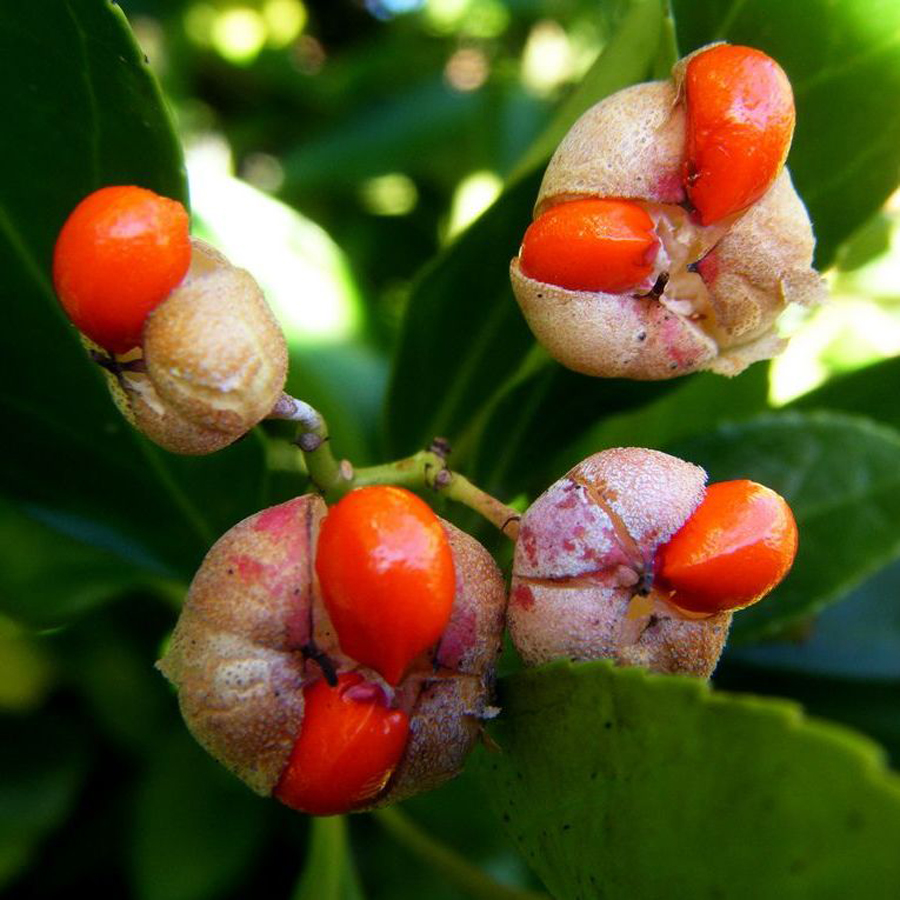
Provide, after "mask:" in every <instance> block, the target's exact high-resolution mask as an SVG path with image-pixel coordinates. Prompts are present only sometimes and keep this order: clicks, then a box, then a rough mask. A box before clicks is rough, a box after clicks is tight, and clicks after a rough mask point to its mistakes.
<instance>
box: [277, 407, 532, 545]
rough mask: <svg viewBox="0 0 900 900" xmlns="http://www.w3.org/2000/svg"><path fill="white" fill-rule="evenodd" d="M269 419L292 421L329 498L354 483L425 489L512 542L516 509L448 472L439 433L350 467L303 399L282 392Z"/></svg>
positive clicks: (319, 484)
mask: <svg viewBox="0 0 900 900" xmlns="http://www.w3.org/2000/svg"><path fill="white" fill-rule="evenodd" d="M269 418H272V419H288V420H290V421H293V422H296V423H297V426H298V427H297V438H296V441H295V443H296V444H297V446H298V447H299V448H300V450H301V451H302V452H303V458H304V460H305V461H306V468H307V471H308V472H309V477H310V479H311V481H312V483H313V484H314V485H315V486H316V488H318V490H319V492H320V493H321V494H322V495H323V496H324V497H325V499H326V500H328V501H331V502H333V501H335V500H339V499H340V498H341V497H343V496H344V494H346V493H348V492H349V491H351V490H353V489H354V488H358V487H366V486H369V485H373V484H393V485H399V486H400V487H406V488H413V489H420V490H421V489H425V488H428V489H430V490H433V491H435V492H436V493H438V494H443V495H444V496H445V497H448V498H449V499H450V500H455V501H456V502H457V503H462V504H464V505H465V506H468V507H469V509H473V510H475V512H477V513H479V514H481V515H482V516H484V518H485V519H487V520H488V521H489V522H490V523H491V524H492V525H494V526H496V527H497V528H498V529H499V530H500V531H501V532H502V533H503V534H505V535H506V536H507V537H508V538H509V539H510V540H513V541H515V540H516V538H517V537H518V534H519V519H520V518H521V517H520V515H519V513H518V512H516V510H514V509H513V508H512V507H510V506H507V505H506V504H505V503H502V502H501V501H499V500H498V499H497V498H496V497H492V496H491V495H490V494H488V493H487V492H485V491H483V490H481V488H479V487H477V486H476V485H474V484H472V482H471V481H469V480H468V478H465V477H464V476H462V475H460V474H459V473H458V472H453V471H451V470H450V469H449V468H448V466H447V456H448V454H449V453H450V448H449V446H447V443H446V441H444V440H442V439H441V438H435V440H434V441H433V442H432V445H431V446H430V447H429V448H428V449H427V450H420V451H419V452H418V453H415V454H413V455H412V456H408V457H406V458H405V459H398V460H396V461H395V462H390V463H384V464H382V465H379V466H366V467H365V468H362V469H354V468H353V466H352V465H351V464H350V463H349V462H348V461H347V460H342V461H341V462H338V460H337V459H336V458H335V457H334V455H333V453H332V452H331V444H330V443H329V437H328V425H327V424H326V422H325V420H324V419H323V418H322V416H321V414H320V413H319V412H317V411H316V410H315V409H313V408H312V407H311V406H310V405H309V404H308V403H304V402H303V401H302V400H296V399H295V398H293V397H290V396H288V395H287V394H282V396H281V398H280V399H279V401H278V403H277V404H276V405H275V408H274V409H273V410H272V412H271V413H270V415H269Z"/></svg>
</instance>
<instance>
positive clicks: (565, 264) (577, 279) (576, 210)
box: [520, 199, 659, 294]
mask: <svg viewBox="0 0 900 900" xmlns="http://www.w3.org/2000/svg"><path fill="white" fill-rule="evenodd" d="M658 249H659V239H658V238H657V236H656V232H655V231H654V224H653V219H651V218H650V216H649V215H648V214H647V212H646V211H645V210H644V209H642V208H641V207H640V206H638V205H637V204H636V203H632V202H630V201H628V200H596V199H594V200H572V201H570V202H568V203H560V204H559V205H557V206H552V207H550V209H548V210H547V211H546V212H545V213H543V214H542V215H541V216H539V217H538V218H537V219H536V220H535V221H534V222H532V224H531V225H530V226H529V228H528V230H527V231H526V232H525V237H524V239H523V241H522V253H521V260H520V262H521V267H522V272H523V273H524V274H525V275H527V276H528V277H529V278H533V279H534V280H535V281H543V282H544V283H546V284H555V285H558V286H559V287H563V288H567V289H568V290H576V291H603V292H605V293H608V294H621V293H623V292H624V291H628V290H631V289H632V288H634V287H635V286H636V285H638V284H640V283H641V282H642V281H644V280H645V279H647V278H648V277H649V276H650V274H651V272H652V271H653V261H654V260H655V258H656V253H657V251H658Z"/></svg>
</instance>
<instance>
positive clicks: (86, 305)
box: [53, 185, 191, 353]
mask: <svg viewBox="0 0 900 900" xmlns="http://www.w3.org/2000/svg"><path fill="white" fill-rule="evenodd" d="M188 228H189V221H188V215H187V212H186V211H185V209H184V207H183V206H182V205H181V204H180V203H178V202H177V201H176V200H170V199H168V198H167V197H161V196H159V195H158V194H155V193H153V191H148V190H146V189H144V188H140V187H134V186H132V185H126V186H116V187H105V188H101V189H100V190H98V191H94V193H92V194H89V195H88V196H87V197H85V198H84V200H82V201H81V203H79V204H78V206H76V207H75V209H74V210H73V211H72V213H71V215H70V216H69V218H68V219H67V220H66V222H65V224H64V225H63V227H62V230H61V231H60V233H59V237H58V238H57V240H56V247H55V249H54V252H53V285H54V287H55V288H56V293H57V295H58V297H59V300H60V303H62V306H63V308H64V309H65V311H66V314H67V315H68V317H69V319H70V320H71V321H72V323H73V324H74V325H75V327H76V328H78V330H79V331H81V332H82V333H83V334H85V335H87V336H88V337H89V338H90V339H91V340H92V341H95V342H96V343H98V344H99V345H100V346H101V347H103V348H104V349H106V350H108V351H109V352H111V353H125V352H127V351H128V350H131V349H132V348H133V347H136V346H138V345H139V344H140V342H141V331H142V330H143V327H144V321H145V320H146V318H147V314H148V313H149V312H150V311H151V310H152V309H153V308H154V307H156V306H157V305H159V304H160V303H161V302H162V301H163V300H165V298H166V297H167V296H168V295H169V293H170V292H171V291H172V289H173V288H175V286H176V285H177V284H178V283H179V282H180V281H181V280H182V278H184V275H185V273H186V272H187V270H188V266H189V265H190V262H191V243H190V237H189V234H188Z"/></svg>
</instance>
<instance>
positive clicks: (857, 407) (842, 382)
mask: <svg viewBox="0 0 900 900" xmlns="http://www.w3.org/2000/svg"><path fill="white" fill-rule="evenodd" d="M898 390H900V357H895V358H894V359H886V360H884V361H882V362H878V363H875V364H874V365H871V366H866V367H865V368H863V369H857V370H856V371H855V372H849V373H848V374H846V375H838V376H837V377H836V378H832V379H831V380H830V381H827V382H825V384H823V385H822V386H821V387H819V388H816V389H815V390H814V391H810V392H809V393H808V394H804V395H803V396H802V397H798V398H797V399H796V400H794V401H793V402H792V403H791V404H790V408H791V409H799V410H804V411H808V410H815V409H833V410H840V411H842V412H848V413H855V414H857V415H864V416H868V417H869V418H871V419H875V420H876V421H878V422H883V423H884V424H886V425H891V426H893V427H894V428H900V404H897V403H894V402H892V401H891V400H890V399H889V398H892V397H895V396H896V392H897V391H898Z"/></svg>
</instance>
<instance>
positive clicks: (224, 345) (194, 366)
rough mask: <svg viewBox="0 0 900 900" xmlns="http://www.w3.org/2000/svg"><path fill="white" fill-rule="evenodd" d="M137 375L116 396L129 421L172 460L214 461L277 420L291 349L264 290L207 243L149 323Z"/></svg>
mask: <svg viewBox="0 0 900 900" xmlns="http://www.w3.org/2000/svg"><path fill="white" fill-rule="evenodd" d="M135 358H136V360H138V361H139V362H140V367H139V368H137V369H134V370H132V369H128V368H125V369H123V370H122V371H121V372H120V373H119V374H118V375H117V378H116V381H117V388H114V393H119V394H124V397H125V399H126V401H127V403H128V407H129V419H130V420H131V421H132V423H133V424H134V425H136V427H137V428H138V429H139V430H140V431H142V432H143V433H144V434H145V435H146V436H147V437H149V438H150V439H151V440H152V441H154V442H155V443H157V444H159V445H160V446H161V447H164V448H165V449H167V450H170V451H172V452H173V453H182V454H192V455H197V454H205V453H212V452H214V451H215V450H219V449H221V448H222V447H226V446H228V445H229V444H231V443H233V442H234V441H236V440H237V439H238V438H239V437H241V436H243V435H244V434H246V433H247V431H249V430H250V429H251V428H252V427H253V426H254V425H256V424H257V423H258V422H259V421H260V420H261V419H263V418H264V417H265V416H266V415H268V413H269V412H271V410H272V408H273V407H274V405H275V403H276V401H277V400H278V398H279V397H280V396H281V392H282V389H283V387H284V382H285V379H286V377H287V363H288V358H287V344H286V343H285V340H284V335H283V334H282V332H281V328H280V327H279V325H278V322H277V321H276V319H275V317H274V316H273V314H272V312H271V310H270V309H269V307H268V305H267V304H266V301H265V298H264V297H263V295H262V292H261V291H260V289H259V286H258V285H257V284H256V282H255V281H254V280H253V278H252V277H251V276H250V274H249V273H248V272H246V271H244V270H243V269H238V268H235V267H234V266H232V265H231V264H230V263H229V262H228V260H227V259H226V258H225V257H224V256H222V254H221V253H219V252H218V251H216V250H215V249H213V248H212V247H210V246H209V245H208V244H205V243H204V242H202V241H198V240H194V241H192V256H191V266H190V269H189V270H188V272H187V275H186V276H185V277H184V279H183V280H182V282H181V283H180V284H179V286H178V287H177V288H176V289H175V290H174V291H172V292H171V294H170V295H169V296H168V298H167V299H166V300H165V301H164V302H163V303H161V304H160V305H159V306H158V307H157V308H156V309H155V310H153V312H152V313H150V314H149V315H148V316H147V321H146V324H145V327H144V335H143V344H142V347H141V349H140V351H138V352H137V355H136V357H135Z"/></svg>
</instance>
